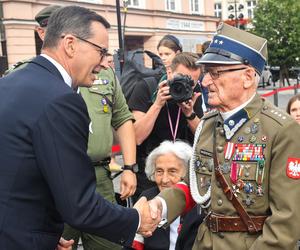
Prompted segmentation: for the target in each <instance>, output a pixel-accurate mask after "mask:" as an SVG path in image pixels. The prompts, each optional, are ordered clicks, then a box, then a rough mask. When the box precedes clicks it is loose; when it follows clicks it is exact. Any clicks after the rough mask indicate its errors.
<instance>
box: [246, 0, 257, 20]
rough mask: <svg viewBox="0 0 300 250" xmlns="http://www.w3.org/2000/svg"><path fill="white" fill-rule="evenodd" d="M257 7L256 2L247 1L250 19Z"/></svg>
mask: <svg viewBox="0 0 300 250" xmlns="http://www.w3.org/2000/svg"><path fill="white" fill-rule="evenodd" d="M255 7H256V1H247V12H248V18H250V19H252V18H253V17H254V16H253V12H254V9H255Z"/></svg>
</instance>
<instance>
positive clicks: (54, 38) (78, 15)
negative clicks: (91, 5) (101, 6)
mask: <svg viewBox="0 0 300 250" xmlns="http://www.w3.org/2000/svg"><path fill="white" fill-rule="evenodd" d="M93 21H96V22H99V23H101V24H103V26H104V27H105V28H106V29H108V28H110V24H109V23H108V22H107V21H106V19H105V18H104V17H102V16H100V15H98V14H97V13H96V12H94V11H91V10H89V9H86V8H83V7H79V6H67V7H63V8H59V9H58V10H56V11H54V12H53V14H52V15H51V16H50V18H49V22H48V27H47V32H46V36H45V40H44V44H43V48H52V47H55V46H56V45H57V43H58V41H59V39H61V36H62V35H63V34H74V35H76V36H79V37H82V38H85V39H87V38H90V37H91V36H92V33H91V30H90V26H91V23H92V22H93Z"/></svg>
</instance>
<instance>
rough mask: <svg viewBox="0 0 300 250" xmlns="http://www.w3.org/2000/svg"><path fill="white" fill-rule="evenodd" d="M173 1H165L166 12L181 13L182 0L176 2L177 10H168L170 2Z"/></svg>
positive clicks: (175, 0)
mask: <svg viewBox="0 0 300 250" xmlns="http://www.w3.org/2000/svg"><path fill="white" fill-rule="evenodd" d="M169 1H172V0H165V10H166V11H170V12H181V0H174V4H175V10H171V9H168V2H169Z"/></svg>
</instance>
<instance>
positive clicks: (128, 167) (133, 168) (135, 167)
mask: <svg viewBox="0 0 300 250" xmlns="http://www.w3.org/2000/svg"><path fill="white" fill-rule="evenodd" d="M122 170H130V171H132V172H133V173H135V174H136V173H137V172H138V171H139V166H138V164H136V163H135V164H131V165H124V166H123V167H122Z"/></svg>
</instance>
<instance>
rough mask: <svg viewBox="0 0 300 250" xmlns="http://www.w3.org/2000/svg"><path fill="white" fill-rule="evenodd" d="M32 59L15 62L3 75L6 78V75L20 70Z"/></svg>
mask: <svg viewBox="0 0 300 250" xmlns="http://www.w3.org/2000/svg"><path fill="white" fill-rule="evenodd" d="M32 59H33V58H30V59H26V60H22V61H19V62H16V63H15V64H14V65H13V66H11V67H10V68H9V69H8V70H6V71H5V72H4V74H3V75H4V76H6V75H8V74H10V73H12V72H14V71H15V70H17V69H21V68H23V67H25V66H26V65H27V64H28V63H29V62H31V61H32Z"/></svg>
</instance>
